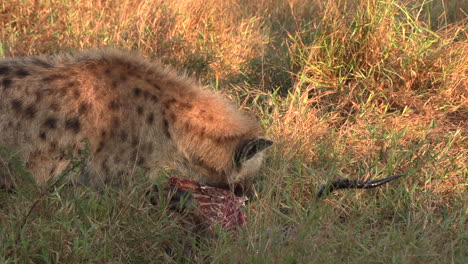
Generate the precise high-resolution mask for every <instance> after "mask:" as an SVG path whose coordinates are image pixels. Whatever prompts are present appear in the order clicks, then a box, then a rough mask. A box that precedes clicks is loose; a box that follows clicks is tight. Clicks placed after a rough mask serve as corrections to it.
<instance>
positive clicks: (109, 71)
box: [104, 68, 111, 76]
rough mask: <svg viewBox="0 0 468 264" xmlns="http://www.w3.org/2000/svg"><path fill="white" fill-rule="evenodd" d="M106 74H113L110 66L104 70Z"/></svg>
mask: <svg viewBox="0 0 468 264" xmlns="http://www.w3.org/2000/svg"><path fill="white" fill-rule="evenodd" d="M104 74H105V75H107V76H110V75H111V70H110V69H109V68H107V69H106V70H105V71H104Z"/></svg>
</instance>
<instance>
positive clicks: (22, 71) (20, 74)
mask: <svg viewBox="0 0 468 264" xmlns="http://www.w3.org/2000/svg"><path fill="white" fill-rule="evenodd" d="M28 75H29V72H28V71H26V70H25V69H19V70H17V71H16V76H17V77H18V78H24V77H26V76H28Z"/></svg>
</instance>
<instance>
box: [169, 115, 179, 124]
mask: <svg viewBox="0 0 468 264" xmlns="http://www.w3.org/2000/svg"><path fill="white" fill-rule="evenodd" d="M176 119H177V118H176V116H175V114H174V113H170V114H169V121H171V122H173V123H174V122H175V121H176Z"/></svg>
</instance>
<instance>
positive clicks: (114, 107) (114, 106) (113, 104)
mask: <svg viewBox="0 0 468 264" xmlns="http://www.w3.org/2000/svg"><path fill="white" fill-rule="evenodd" d="M119 108H120V104H119V102H117V100H112V101H111V102H110V103H109V109H110V110H112V111H116V110H118V109H119Z"/></svg>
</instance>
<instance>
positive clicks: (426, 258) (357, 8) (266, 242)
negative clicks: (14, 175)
mask: <svg viewBox="0 0 468 264" xmlns="http://www.w3.org/2000/svg"><path fill="white" fill-rule="evenodd" d="M467 10H468V7H467V4H466V1H459V0H453V1H440V0H434V1H397V0H388V1H387V0H385V1H358V0H355V1H344V0H340V1H315V0H312V1H307V0H297V1H292V0H276V1H243V0H227V1H216V0H208V1H200V0H191V1H165V0H159V1H137V0H124V1H116V0H110V1H89V0H83V1H68V0H61V1H48V0H44V1H35V2H33V1H21V0H5V1H3V2H1V3H0V29H1V30H0V55H4V56H20V55H31V54H39V53H53V52H58V51H68V50H76V49H84V48H95V47H102V46H116V47H121V48H127V49H135V50H140V51H141V52H142V53H144V54H146V55H147V56H149V57H156V58H159V59H161V60H162V61H164V62H165V63H167V64H171V65H173V66H174V67H176V68H178V69H180V70H181V71H185V72H188V73H189V74H191V75H193V76H194V77H195V78H199V79H200V80H201V81H202V82H203V83H205V84H207V85H210V86H212V87H213V88H214V89H217V90H220V91H221V92H223V93H225V94H227V95H228V96H229V97H231V98H232V99H233V100H235V101H237V102H238V103H239V105H241V107H242V108H244V109H248V110H249V111H251V112H254V113H256V114H257V115H258V117H259V119H260V120H261V122H262V125H263V126H264V128H265V134H266V136H267V137H269V138H271V139H273V140H275V141H276V142H277V143H276V145H275V147H274V148H273V149H271V150H270V151H269V158H268V159H267V161H266V165H265V167H264V170H263V172H262V173H261V175H259V177H258V179H257V181H256V183H255V186H254V187H255V190H254V191H255V197H254V199H252V201H251V202H250V203H249V204H248V207H247V209H246V210H247V214H248V220H247V221H248V224H247V226H245V227H244V228H242V229H241V230H240V231H239V233H238V235H237V236H231V235H229V234H227V233H223V232H221V231H220V232H218V233H217V235H216V236H215V237H210V238H207V237H202V236H199V235H197V234H196V233H194V232H192V231H191V230H190V229H187V228H185V227H184V226H183V225H181V224H180V223H179V222H177V221H175V220H173V218H172V217H170V212H169V211H168V210H167V208H166V207H165V206H164V204H163V205H161V206H157V207H155V206H153V205H151V204H150V203H149V201H148V199H147V197H146V196H145V193H146V191H147V189H148V185H149V182H148V180H147V179H145V178H144V177H143V176H142V177H140V178H138V179H135V180H134V182H133V183H132V184H130V185H128V186H124V187H122V188H121V189H117V190H115V189H107V190H103V191H100V192H96V191H94V190H90V189H87V188H85V187H78V188H71V187H69V186H66V185H60V184H59V185H55V186H54V188H52V189H51V190H50V191H49V192H43V191H41V190H40V189H39V188H37V187H34V186H31V185H28V186H29V187H28V188H26V187H25V188H20V190H19V191H18V192H17V193H5V192H0V196H1V197H0V239H1V243H0V262H2V263H148V262H152V263H161V262H162V263H179V262H190V263H192V262H194V263H205V262H213V263H465V262H466V259H468V255H467V252H468V232H467V230H466V229H467V217H466V214H467V200H466V194H467V192H466V190H467V186H466V182H467V174H468V169H467V147H466V146H468V140H467V128H468V124H467V120H468V99H467V97H468V89H467V87H468V79H467V72H468V56H467V54H468V42H467V31H466V29H467V28H468V20H467V15H466V13H467ZM0 150H1V151H2V153H3V154H4V152H5V153H8V155H6V154H4V155H2V156H1V157H2V160H1V161H2V162H3V163H4V164H7V165H8V166H6V167H5V168H11V167H16V168H17V169H19V170H20V171H21V172H22V173H25V174H27V173H26V172H24V171H23V170H22V169H21V162H20V161H18V160H17V159H16V158H15V157H14V155H13V154H12V153H10V152H8V151H6V150H4V149H3V148H2V149H0ZM5 162H7V163H5ZM2 172H3V173H5V172H4V171H3V170H2ZM172 173H174V172H171V171H168V172H164V173H163V175H162V177H163V178H164V177H166V176H170V175H172ZM396 173H407V176H406V177H404V178H402V179H399V180H397V181H395V182H392V183H390V184H388V185H386V186H383V187H382V188H379V189H375V190H369V191H339V192H336V193H333V194H332V195H330V196H328V197H327V198H326V199H323V200H320V201H316V200H315V194H316V191H317V187H318V185H319V184H321V183H324V182H326V181H328V180H330V179H334V178H336V177H350V178H359V179H367V178H369V179H371V178H379V177H383V176H386V175H389V174H396ZM29 184H31V183H29ZM30 187H31V188H30ZM33 204H35V206H34V208H32V205H33ZM31 208H32V210H31V213H30V215H27V214H28V211H29V210H30V209H31Z"/></svg>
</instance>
